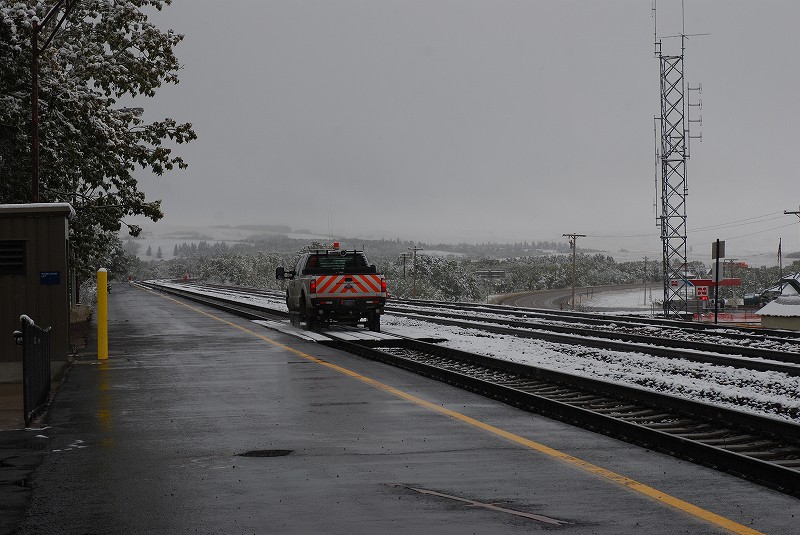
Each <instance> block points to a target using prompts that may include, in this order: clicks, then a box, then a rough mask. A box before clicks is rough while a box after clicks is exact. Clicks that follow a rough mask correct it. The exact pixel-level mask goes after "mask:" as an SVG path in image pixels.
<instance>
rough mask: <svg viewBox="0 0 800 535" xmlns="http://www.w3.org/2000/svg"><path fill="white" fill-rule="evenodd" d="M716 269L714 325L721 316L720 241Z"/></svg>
mask: <svg viewBox="0 0 800 535" xmlns="http://www.w3.org/2000/svg"><path fill="white" fill-rule="evenodd" d="M715 256H716V260H715V261H716V263H717V265H716V269H714V279H715V280H714V324H715V325H716V324H717V323H718V318H717V315H718V314H719V257H720V247H719V240H717V249H716V254H715Z"/></svg>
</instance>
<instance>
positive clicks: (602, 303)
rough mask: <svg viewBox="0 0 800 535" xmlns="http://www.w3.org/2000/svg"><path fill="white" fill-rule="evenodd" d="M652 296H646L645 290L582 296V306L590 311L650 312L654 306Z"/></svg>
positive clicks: (649, 294)
mask: <svg viewBox="0 0 800 535" xmlns="http://www.w3.org/2000/svg"><path fill="white" fill-rule="evenodd" d="M651 294H652V292H648V293H647V295H645V292H644V290H620V291H617V292H597V293H595V294H594V295H593V296H582V298H581V304H582V305H583V306H585V307H586V308H588V309H592V308H602V309H612V308H618V309H620V310H625V311H629V310H650V309H651V307H652V304H653V299H652V295H651Z"/></svg>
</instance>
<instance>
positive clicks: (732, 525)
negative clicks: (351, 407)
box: [146, 290, 764, 535]
mask: <svg viewBox="0 0 800 535" xmlns="http://www.w3.org/2000/svg"><path fill="white" fill-rule="evenodd" d="M146 291H148V292H151V293H153V294H155V295H158V296H159V297H163V298H164V299H169V300H170V301H173V302H175V303H178V304H179V305H182V306H184V307H186V308H189V309H191V310H194V311H195V312H197V313H199V314H202V315H204V316H208V317H209V318H213V319H215V320H217V321H219V322H222V323H224V324H226V325H230V326H231V327H233V328H235V329H239V330H240V331H244V332H246V333H248V334H251V335H253V336H255V337H256V338H260V339H261V340H263V341H265V342H268V343H270V344H272V345H274V346H277V347H280V348H281V349H285V350H286V351H288V352H290V353H293V354H295V355H297V356H298V357H301V358H304V359H306V360H310V361H312V362H315V363H317V364H320V365H322V366H326V367H328V368H330V369H332V370H336V371H337V372H340V373H342V374H344V375H347V376H349V377H352V378H353V379H357V380H359V381H361V382H363V383H366V384H368V385H370V386H373V387H375V388H377V389H380V390H383V391H385V392H388V393H390V394H393V395H395V396H397V397H400V398H402V399H405V400H408V401H410V402H412V403H414V404H416V405H419V406H421V407H425V408H428V409H430V410H432V411H436V412H438V413H440V414H444V415H447V416H449V417H451V418H454V419H456V420H459V421H461V422H464V423H466V424H469V425H471V426H474V427H477V428H479V429H483V430H484V431H487V432H489V433H493V434H495V435H497V436H500V437H503V438H505V439H507V440H510V441H511V442H514V443H516V444H519V445H521V446H525V447H526V448H530V449H532V450H535V451H538V452H540V453H543V454H545V455H549V456H550V457H553V458H555V459H559V460H561V461H564V462H566V463H569V464H571V465H573V466H575V467H577V468H580V469H582V470H585V471H586V472H590V473H592V474H595V475H598V476H600V477H603V478H605V479H608V480H610V481H613V482H614V483H618V484H620V485H622V486H625V487H627V488H629V489H631V490H634V491H636V492H639V493H641V494H644V495H645V496H648V497H650V498H652V499H654V500H657V501H659V502H662V503H664V504H667V505H670V506H672V507H674V508H676V509H679V510H681V511H683V512H685V513H688V514H690V515H692V516H694V517H696V518H699V519H701V520H704V521H706V522H709V523H711V524H714V525H717V526H719V527H721V528H724V529H727V530H729V531H731V532H732V533H737V534H743V535H764V534H763V533H762V532H760V531H757V530H754V529H752V528H749V527H747V526H745V525H742V524H739V523H738V522H734V521H733V520H730V519H728V518H725V517H723V516H720V515H718V514H716V513H712V512H711V511H708V510H706V509H703V508H702V507H698V506H696V505H694V504H691V503H689V502H686V501H684V500H681V499H680V498H676V497H675V496H672V495H670V494H667V493H665V492H661V491H660V490H658V489H654V488H653V487H650V486H648V485H645V484H644V483H640V482H638V481H636V480H635V479H631V478H629V477H626V476H623V475H621V474H617V473H616V472H612V471H611V470H606V469H605V468H602V467H600V466H597V465H595V464H592V463H590V462H587V461H584V460H581V459H578V458H577V457H573V456H572V455H569V454H567V453H564V452H561V451H558V450H556V449H553V448H551V447H549V446H545V445H544V444H540V443H539V442H536V441H534V440H530V439H527V438H525V437H521V436H519V435H516V434H514V433H511V432H509V431H506V430H504V429H500V428H499V427H495V426H493V425H490V424H487V423H485V422H482V421H480V420H476V419H475V418H471V417H469V416H467V415H465V414H461V413H460V412H456V411H453V410H450V409H447V408H445V407H442V406H440V405H436V404H434V403H431V402H430V401H425V400H424V399H422V398H418V397H417V396H414V395H412V394H409V393H407V392H404V391H402V390H398V389H397V388H394V387H393V386H389V385H387V384H384V383H381V382H380V381H376V380H375V379H370V378H369V377H366V376H364V375H361V374H360V373H357V372H354V371H352V370H349V369H347V368H343V367H341V366H339V365H337V364H333V363H331V362H328V361H325V360H322V359H320V358H317V357H314V356H312V355H309V354H307V353H304V352H302V351H300V350H298V349H295V348H293V347H289V346H287V345H284V344H282V343H280V342H278V341H277V340H273V339H272V338H270V337H268V336H264V335H263V334H259V333H257V332H255V331H251V330H250V329H248V328H247V327H242V326H241V325H237V324H236V323H233V322H231V321H228V320H226V319H223V318H220V317H219V316H215V315H214V314H211V313H209V312H206V311H204V310H200V309H199V308H197V307H194V306H192V305H190V304H188V303H184V302H182V301H179V300H178V299H175V298H172V297H169V296H166V295H164V294H161V293H158V292H153V291H152V290H146Z"/></svg>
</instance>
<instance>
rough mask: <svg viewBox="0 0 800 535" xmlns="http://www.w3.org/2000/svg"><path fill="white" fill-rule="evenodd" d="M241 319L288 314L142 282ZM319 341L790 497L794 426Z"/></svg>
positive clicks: (799, 441) (511, 370)
mask: <svg viewBox="0 0 800 535" xmlns="http://www.w3.org/2000/svg"><path fill="white" fill-rule="evenodd" d="M147 286H148V287H151V288H156V289H159V290H161V291H167V292H169V293H174V294H177V295H181V296H183V297H186V298H189V299H192V300H194V301H199V302H203V303H206V304H209V305H211V306H214V307H217V308H222V309H224V310H227V311H229V312H232V313H234V314H238V315H240V316H244V317H248V318H250V319H275V318H285V317H286V316H288V313H281V312H280V311H276V310H272V309H268V310H264V309H260V308H259V307H256V306H252V305H243V304H242V303H240V302H237V301H236V300H234V299H224V298H219V297H208V296H201V295H197V294H192V293H191V292H187V291H185V290H178V289H174V288H162V287H158V286H154V285H147ZM325 334H326V336H328V337H330V338H332V340H331V341H329V342H321V343H324V344H326V345H329V346H332V347H335V348H338V349H340V350H343V351H347V352H349V353H353V354H356V355H359V356H362V357H364V358H369V359H373V360H376V361H380V362H384V363H387V364H391V365H393V366H398V367H401V368H404V369H407V370H410V371H413V372H415V373H419V374H422V375H425V376H428V377H431V378H434V379H436V380H439V381H443V382H447V383H450V384H453V385H456V386H459V387H461V388H464V389H467V390H471V391H474V392H478V393H481V394H483V395H486V396H489V397H492V398H495V399H498V400H501V401H503V402H505V403H509V404H511V405H514V406H517V407H520V408H523V409H525V410H529V411H533V412H537V413H541V414H544V415H547V416H549V417H552V418H556V419H559V420H562V421H565V422H569V423H571V424H574V425H578V426H581V427H585V428H587V429H590V430H593V431H596V432H600V433H604V434H610V435H613V436H615V437H617V438H620V439H622V440H625V441H628V442H632V443H636V444H641V445H644V446H646V447H649V448H652V449H655V450H658V451H662V452H665V453H668V454H671V455H676V456H679V457H681V458H685V459H687V460H691V461H693V462H696V463H699V464H703V465H707V466H710V467H713V468H716V469H720V470H724V471H728V472H731V473H734V474H738V475H740V476H742V477H745V478H748V479H751V480H754V481H757V482H759V483H761V484H764V485H767V486H770V487H773V488H777V489H779V490H781V491H783V492H786V493H790V494H797V495H800V425H798V424H796V423H793V422H789V421H784V420H779V419H776V418H770V417H765V416H759V415H754V414H750V413H746V412H742V411H736V410H732V409H726V408H722V407H719V406H717V405H713V404H706V403H701V402H697V401H691V400H686V399H683V398H679V397H676V396H670V395H666V394H659V393H655V392H652V391H649V390H644V389H641V388H636V387H631V386H625V385H621V384H617V383H609V382H604V381H600V380H596V379H591V378H587V377H582V376H576V375H572V374H567V373H563V372H557V371H553V370H548V369H544V368H539V367H534V366H529V365H522V364H517V363H513V362H508V361H505V360H499V359H494V358H491V357H486V356H483V355H478V354H474V353H469V352H465V351H459V350H455V349H452V348H447V347H442V346H438V345H435V344H430V343H425V342H421V341H418V340H411V339H407V338H402V337H398V338H397V339H396V340H387V341H383V342H381V343H380V345H381V347H374V346H375V343H374V342H371V343H365V342H354V341H351V340H346V339H345V338H351V337H337V335H336V333H334V332H326V333H325Z"/></svg>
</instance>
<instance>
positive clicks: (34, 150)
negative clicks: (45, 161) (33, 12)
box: [31, 0, 77, 203]
mask: <svg viewBox="0 0 800 535" xmlns="http://www.w3.org/2000/svg"><path fill="white" fill-rule="evenodd" d="M76 3H77V1H76V0H58V2H56V5H54V6H53V7H52V8H51V9H50V11H48V12H47V14H46V15H45V16H44V18H43V19H42V21H41V22H39V19H38V18H34V19H33V20H32V21H31V202H32V203H36V202H39V55H40V54H41V53H42V52H44V51H45V49H46V48H47V47H48V46H50V43H51V42H52V41H53V37H55V35H56V32H57V31H58V30H59V29H60V28H61V25H62V24H64V21H65V20H66V18H67V17H68V16H69V13H70V11H72V8H73V7H75V4H76ZM62 7H63V8H64V13H63V14H62V15H61V18H60V19H59V21H58V22H57V23H56V27H55V28H53V31H52V32H51V33H50V35H49V36H48V37H47V38H46V39H45V41H44V44H42V46H41V47H39V33H40V32H41V31H42V29H43V28H44V27H45V26H47V24H48V23H49V22H50V21H51V20H53V19H54V18H55V17H56V15H57V14H58V12H59V11H60V10H61V8H62Z"/></svg>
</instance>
